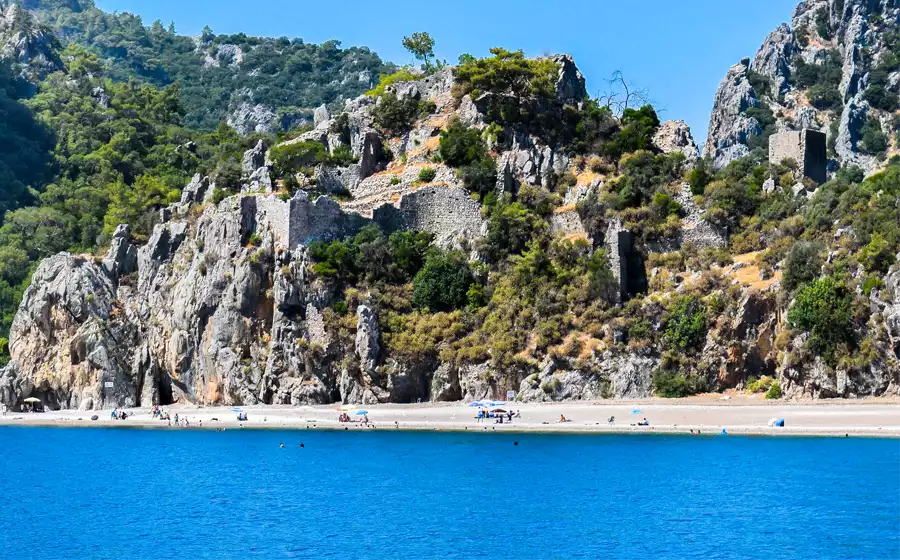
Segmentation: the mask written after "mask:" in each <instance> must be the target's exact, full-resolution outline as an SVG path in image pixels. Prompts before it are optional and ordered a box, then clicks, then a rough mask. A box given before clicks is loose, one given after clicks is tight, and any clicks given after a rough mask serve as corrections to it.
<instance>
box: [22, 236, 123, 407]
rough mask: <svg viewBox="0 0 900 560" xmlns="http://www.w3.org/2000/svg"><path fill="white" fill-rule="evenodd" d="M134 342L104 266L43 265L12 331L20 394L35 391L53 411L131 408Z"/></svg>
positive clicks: (69, 261) (85, 261)
mask: <svg viewBox="0 0 900 560" xmlns="http://www.w3.org/2000/svg"><path fill="white" fill-rule="evenodd" d="M136 334H137V329H136V324H135V322H134V320H133V317H131V316H130V314H129V312H128V310H127V309H126V308H124V307H123V306H122V305H121V303H120V302H119V301H117V296H116V289H115V286H114V284H113V279H112V277H111V276H110V275H109V274H108V273H107V272H106V271H105V270H104V269H103V267H102V266H98V265H97V264H95V263H94V262H93V260H91V259H89V258H84V257H78V256H74V255H70V254H68V253H61V254H59V255H56V256H54V257H51V258H49V259H46V260H44V261H43V262H42V263H41V265H40V266H39V267H38V269H37V270H36V271H35V273H34V277H33V280H32V285H31V286H30V287H29V288H28V290H26V291H25V294H24V296H23V298H22V303H21V305H20V308H19V312H18V313H17V314H16V318H15V321H14V322H13V326H12V329H11V331H10V347H9V350H10V356H11V357H12V361H13V362H14V363H15V364H16V366H15V371H16V377H18V378H20V380H21V381H17V383H18V384H19V390H22V389H25V388H27V387H28V386H31V387H32V389H31V390H30V391H29V392H31V393H33V394H36V395H39V396H40V398H42V400H44V401H45V403H47V404H49V405H50V406H53V407H62V408H79V407H85V406H86V407H87V408H92V407H98V408H99V407H101V406H109V405H116V404H120V405H123V406H134V405H135V404H136V403H137V402H138V400H139V399H138V396H137V395H138V394H139V392H140V386H139V384H138V383H136V382H135V380H134V379H133V378H132V376H131V371H130V370H131V367H130V366H131V364H130V359H129V358H130V350H131V348H133V347H134V346H135V343H136ZM11 404H17V403H16V401H11Z"/></svg>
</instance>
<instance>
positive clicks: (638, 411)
mask: <svg viewBox="0 0 900 560" xmlns="http://www.w3.org/2000/svg"><path fill="white" fill-rule="evenodd" d="M631 413H632V414H643V413H644V411H643V410H641V409H640V408H635V409H634V410H632V411H631Z"/></svg>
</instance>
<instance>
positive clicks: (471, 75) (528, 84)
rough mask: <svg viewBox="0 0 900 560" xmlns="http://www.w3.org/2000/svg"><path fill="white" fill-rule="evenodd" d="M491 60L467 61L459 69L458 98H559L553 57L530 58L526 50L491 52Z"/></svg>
mask: <svg viewBox="0 0 900 560" xmlns="http://www.w3.org/2000/svg"><path fill="white" fill-rule="evenodd" d="M490 52H491V54H492V55H494V56H492V57H488V58H479V59H474V58H470V59H467V60H466V62H464V63H463V64H461V65H460V66H458V67H457V68H456V71H455V76H456V82H457V84H458V88H457V90H456V91H455V94H456V95H457V97H462V96H463V95H466V94H470V95H471V96H472V97H473V98H476V97H478V96H479V95H481V94H483V93H493V94H509V95H515V96H518V97H520V98H525V97H532V96H533V97H538V98H544V99H550V98H554V97H555V96H556V86H555V84H556V74H557V72H558V69H557V67H556V64H555V63H554V62H553V60H551V59H549V58H539V59H528V58H525V54H524V53H523V52H522V51H508V50H506V49H504V48H500V47H495V48H492V49H491V51H490Z"/></svg>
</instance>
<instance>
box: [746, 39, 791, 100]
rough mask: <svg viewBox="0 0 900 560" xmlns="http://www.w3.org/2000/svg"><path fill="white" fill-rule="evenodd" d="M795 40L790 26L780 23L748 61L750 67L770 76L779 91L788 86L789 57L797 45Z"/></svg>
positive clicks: (783, 90) (784, 89) (789, 72)
mask: <svg viewBox="0 0 900 560" xmlns="http://www.w3.org/2000/svg"><path fill="white" fill-rule="evenodd" d="M795 41H796V40H795V38H794V33H793V31H792V30H791V27H790V26H789V25H788V24H786V23H782V24H781V25H780V26H778V29H776V30H775V31H773V32H772V33H770V34H769V36H768V37H766V40H765V41H764V42H763V44H762V46H761V47H760V48H759V51H757V53H756V56H754V57H753V61H752V62H751V63H750V69H751V70H753V71H754V72H756V73H757V74H760V75H762V76H766V77H768V78H770V79H771V82H772V85H773V86H774V87H775V89H776V91H778V92H780V93H783V92H785V91H786V90H787V87H788V78H789V77H790V74H791V69H790V65H791V58H792V57H793V56H794V52H795V50H796V47H797V46H796V42H795Z"/></svg>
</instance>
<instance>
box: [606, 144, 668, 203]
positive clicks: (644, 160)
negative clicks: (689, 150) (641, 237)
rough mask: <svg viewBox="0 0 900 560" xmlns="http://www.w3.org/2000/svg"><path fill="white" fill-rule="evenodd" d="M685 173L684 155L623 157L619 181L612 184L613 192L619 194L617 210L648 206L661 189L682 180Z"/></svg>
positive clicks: (638, 154)
mask: <svg viewBox="0 0 900 560" xmlns="http://www.w3.org/2000/svg"><path fill="white" fill-rule="evenodd" d="M683 169H684V155H683V154H681V153H680V152H674V153H672V154H659V155H655V154H653V153H652V152H650V151H647V150H641V151H638V152H635V153H633V154H628V155H626V156H624V157H623V158H622V160H621V161H620V162H619V172H620V173H621V175H620V177H619V178H618V180H616V181H615V182H611V183H610V188H611V189H613V190H614V191H616V192H617V194H618V197H617V200H616V201H615V202H616V205H617V207H618V208H627V207H637V206H641V205H643V204H646V203H647V202H649V201H650V200H652V198H653V195H654V194H656V190H657V189H658V188H659V187H662V186H665V185H668V184H669V183H671V182H672V181H674V180H676V179H679V178H680V177H681V176H682V174H683V172H684V171H683Z"/></svg>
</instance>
